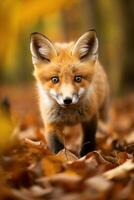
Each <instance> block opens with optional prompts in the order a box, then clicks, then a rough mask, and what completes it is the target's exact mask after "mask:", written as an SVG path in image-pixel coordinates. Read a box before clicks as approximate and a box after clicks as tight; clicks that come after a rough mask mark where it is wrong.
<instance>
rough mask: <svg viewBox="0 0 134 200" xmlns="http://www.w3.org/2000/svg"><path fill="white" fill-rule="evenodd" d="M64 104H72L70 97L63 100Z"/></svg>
mask: <svg viewBox="0 0 134 200" xmlns="http://www.w3.org/2000/svg"><path fill="white" fill-rule="evenodd" d="M63 102H64V104H65V105H69V104H71V103H72V99H71V98H70V97H66V98H65V99H64V100H63Z"/></svg>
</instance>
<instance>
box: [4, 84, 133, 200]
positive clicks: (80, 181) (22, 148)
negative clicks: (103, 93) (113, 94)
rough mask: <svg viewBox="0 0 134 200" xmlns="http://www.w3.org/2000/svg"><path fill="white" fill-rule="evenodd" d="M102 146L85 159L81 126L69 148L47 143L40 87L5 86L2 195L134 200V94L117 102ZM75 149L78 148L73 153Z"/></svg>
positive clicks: (71, 132)
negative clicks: (55, 149)
mask: <svg viewBox="0 0 134 200" xmlns="http://www.w3.org/2000/svg"><path fill="white" fill-rule="evenodd" d="M109 116H110V117H109V121H108V122H107V123H103V122H99V127H98V131H97V135H96V140H97V150H96V151H93V152H90V153H88V154H87V155H86V156H84V157H82V158H79V157H78V156H77V153H78V151H79V149H80V144H81V129H80V127H79V126H75V127H73V128H71V129H69V128H66V137H65V142H66V145H65V146H66V149H64V150H62V151H60V152H59V153H58V154H56V155H54V154H53V153H52V152H51V151H50V150H49V149H47V147H46V142H45V138H44V134H43V132H44V130H43V126H42V122H41V119H40V114H39V111H38V103H37V93H36V89H35V87H34V86H27V85H25V86H19V87H15V86H10V87H9V86H1V87H0V200H45V199H47V200H49V199H50V200H56V199H58V200H90V199H95V200H113V199H115V200H117V199H118V200H128V199H130V200H133V199H134V94H131V95H127V96H125V97H121V98H118V99H115V100H113V101H112V103H111V106H110V112H109ZM72 152H73V153H72Z"/></svg>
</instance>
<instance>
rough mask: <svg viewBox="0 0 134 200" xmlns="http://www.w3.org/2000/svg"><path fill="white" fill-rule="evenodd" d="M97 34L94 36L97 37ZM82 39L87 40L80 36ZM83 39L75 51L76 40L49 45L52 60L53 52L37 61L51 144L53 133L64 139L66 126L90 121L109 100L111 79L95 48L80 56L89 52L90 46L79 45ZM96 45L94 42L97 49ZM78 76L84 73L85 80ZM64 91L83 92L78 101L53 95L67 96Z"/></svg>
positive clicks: (41, 95) (46, 132) (35, 73)
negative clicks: (64, 102) (67, 102)
mask: <svg viewBox="0 0 134 200" xmlns="http://www.w3.org/2000/svg"><path fill="white" fill-rule="evenodd" d="M93 37H94V35H93ZM93 37H92V40H93V39H94V38H93ZM82 39H83V38H82ZM86 39H87V38H86ZM46 40H47V39H46ZM89 40H90V38H89ZM80 42H81V43H82V42H85V41H83V40H82V41H81V40H80ZM80 42H79V41H78V47H77V46H76V47H75V48H76V49H75V50H74V54H73V53H72V52H73V48H74V45H75V43H74V42H71V43H65V44H59V43H55V44H53V47H50V49H49V48H48V49H46V51H48V52H49V50H50V52H49V53H48V57H47V59H48V60H49V58H50V56H49V54H50V53H51V58H50V62H46V61H44V60H43V59H39V60H38V61H36V63H34V76H35V78H36V80H37V88H38V90H39V104H40V111H41V114H42V117H43V121H44V124H45V127H46V130H45V134H46V140H47V142H48V145H49V143H50V138H49V135H50V134H51V133H56V134H57V135H60V139H61V136H62V137H63V135H64V126H66V125H68V126H72V125H76V124H78V123H83V122H88V121H90V119H91V118H92V117H93V116H94V115H96V116H99V111H100V110H101V109H102V107H104V106H105V104H106V101H107V97H108V83H107V77H106V74H105V72H104V70H103V68H102V66H101V65H100V63H99V61H98V59H97V57H95V58H94V57H93V56H94V55H95V53H94V52H91V56H89V57H88V58H86V59H85V60H81V59H80V58H79V54H80V53H81V52H82V53H83V52H84V53H83V54H85V52H86V51H87V49H86V48H87V47H86V46H82V47H81V46H80V47H79V45H81V43H80ZM91 42H92V41H91ZM91 45H92V43H91ZM96 45H97V44H96ZM48 46H49V44H48ZM35 47H36V46H35ZM95 47H96V46H95V45H94V49H95ZM42 48H43V50H44V49H45V47H42ZM52 48H54V49H55V51H54V49H52ZM79 48H82V49H81V52H79ZM31 51H32V54H33V55H34V56H36V55H35V53H34V52H33V51H34V50H33V49H32V50H31ZM94 51H95V50H94ZM55 52H56V53H55ZM75 52H76V53H75ZM46 54H47V53H46ZM92 54H93V56H92ZM37 56H38V55H37ZM84 56H85V55H84ZM92 57H93V58H92ZM55 76H58V77H59V82H58V83H56V84H54V83H53V82H52V80H51V78H52V77H55ZM75 76H81V77H82V81H81V82H79V83H78V82H75V81H74V77H75ZM80 89H81V90H80ZM83 91H84V92H83ZM64 93H67V94H70V95H72V94H74V93H75V94H79V93H81V95H80V97H79V99H78V102H77V103H74V104H71V105H69V106H61V105H60V104H59V103H58V102H57V101H56V100H55V99H56V96H54V97H53V95H56V94H57V95H61V96H62V97H61V98H63V97H64ZM49 146H50V145H49Z"/></svg>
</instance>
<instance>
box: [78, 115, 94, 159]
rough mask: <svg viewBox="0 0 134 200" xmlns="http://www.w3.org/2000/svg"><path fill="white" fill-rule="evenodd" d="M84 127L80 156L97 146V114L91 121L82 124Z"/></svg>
mask: <svg viewBox="0 0 134 200" xmlns="http://www.w3.org/2000/svg"><path fill="white" fill-rule="evenodd" d="M82 128H83V142H82V148H81V151H80V156H81V157H82V156H84V155H86V154H87V153H89V152H90V151H93V150H95V148H96V139H95V135H96V130H97V116H94V117H93V118H92V119H91V120H90V122H85V123H83V124H82Z"/></svg>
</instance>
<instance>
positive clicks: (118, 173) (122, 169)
mask: <svg viewBox="0 0 134 200" xmlns="http://www.w3.org/2000/svg"><path fill="white" fill-rule="evenodd" d="M133 169H134V162H133V161H132V160H130V159H129V160H127V161H126V162H124V163H123V164H122V165H120V166H118V167H116V168H114V169H111V170H109V171H107V172H105V173H104V174H103V176H104V177H105V178H106V179H109V180H110V179H121V178H123V177H125V176H126V175H127V174H128V172H130V171H131V170H133Z"/></svg>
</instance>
